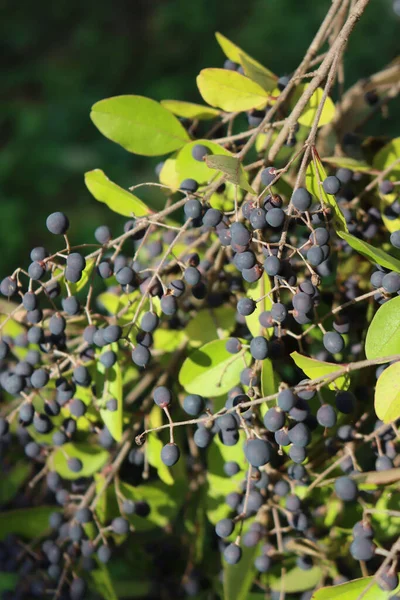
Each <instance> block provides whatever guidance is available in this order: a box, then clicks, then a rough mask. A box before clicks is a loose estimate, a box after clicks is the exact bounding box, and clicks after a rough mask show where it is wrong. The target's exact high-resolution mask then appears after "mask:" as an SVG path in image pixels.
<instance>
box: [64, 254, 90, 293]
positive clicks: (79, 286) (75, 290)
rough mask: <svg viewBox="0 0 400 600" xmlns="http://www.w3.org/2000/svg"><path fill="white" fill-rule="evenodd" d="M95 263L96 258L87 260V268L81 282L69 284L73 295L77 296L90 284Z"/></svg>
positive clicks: (83, 272)
mask: <svg viewBox="0 0 400 600" xmlns="http://www.w3.org/2000/svg"><path fill="white" fill-rule="evenodd" d="M95 262H96V260H95V259H94V258H90V259H89V260H87V261H86V267H85V268H84V270H83V271H82V277H81V278H80V280H79V281H78V282H77V283H68V286H69V289H70V291H71V294H72V295H74V296H75V295H76V294H78V293H79V292H80V291H81V290H83V288H84V287H85V285H87V284H88V283H89V279H90V276H91V274H92V271H93V267H94V264H95Z"/></svg>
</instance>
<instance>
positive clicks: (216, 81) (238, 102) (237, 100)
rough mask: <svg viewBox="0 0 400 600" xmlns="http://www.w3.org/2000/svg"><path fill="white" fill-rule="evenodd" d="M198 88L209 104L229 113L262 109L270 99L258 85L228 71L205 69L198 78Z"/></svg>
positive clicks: (235, 72)
mask: <svg viewBox="0 0 400 600" xmlns="http://www.w3.org/2000/svg"><path fill="white" fill-rule="evenodd" d="M197 86H198V88H199V91H200V94H201V95H202V97H203V98H204V100H205V101H206V102H207V103H208V104H210V105H211V106H218V107H219V108H222V110H225V111H227V112H241V111H244V110H250V109H251V108H262V107H264V106H265V105H266V102H267V99H268V94H267V92H266V91H265V90H264V89H263V88H262V87H261V86H260V85H258V83H256V82H255V81H252V80H251V79H249V78H248V77H245V76H244V75H241V73H238V72H237V71H228V70H227V69H203V70H202V71H200V74H199V75H198V76H197Z"/></svg>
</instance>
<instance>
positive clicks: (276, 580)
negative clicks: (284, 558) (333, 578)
mask: <svg viewBox="0 0 400 600" xmlns="http://www.w3.org/2000/svg"><path fill="white" fill-rule="evenodd" d="M321 577H322V569H321V568H320V567H316V566H315V567H312V568H311V569H309V570H308V571H303V569H300V567H294V568H293V569H291V570H290V571H288V572H287V573H286V574H285V577H284V583H283V589H284V590H285V592H286V593H287V594H293V593H295V592H304V591H305V590H311V589H312V588H314V587H315V586H316V585H318V583H319V582H320V581H321ZM281 581H282V579H281V575H280V573H279V575H276V576H274V575H272V576H271V577H270V578H269V584H270V586H271V588H272V589H273V590H274V591H279V590H280V589H281Z"/></svg>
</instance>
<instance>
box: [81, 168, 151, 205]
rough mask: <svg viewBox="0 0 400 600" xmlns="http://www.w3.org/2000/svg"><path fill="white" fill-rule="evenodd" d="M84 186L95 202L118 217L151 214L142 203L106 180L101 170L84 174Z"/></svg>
mask: <svg viewBox="0 0 400 600" xmlns="http://www.w3.org/2000/svg"><path fill="white" fill-rule="evenodd" d="M85 184H86V187H87V188H88V190H89V192H90V193H91V194H92V196H94V198H96V200H98V201H99V202H104V204H107V206H108V207H109V208H111V210H112V211H113V212H115V213H118V214H119V215H123V216H124V217H132V216H136V217H142V216H143V215H148V214H149V213H150V212H151V211H150V209H149V208H148V207H147V206H146V205H145V203H144V202H142V201H141V200H139V198H137V197H136V196H134V195H133V194H131V193H130V192H128V191H127V190H124V189H123V188H122V187H120V186H119V185H117V184H116V183H114V182H113V181H111V179H108V177H107V175H106V174H105V173H104V172H103V171H102V170H101V169H94V170H93V171H88V172H87V173H85Z"/></svg>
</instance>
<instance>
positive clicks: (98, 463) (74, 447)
mask: <svg viewBox="0 0 400 600" xmlns="http://www.w3.org/2000/svg"><path fill="white" fill-rule="evenodd" d="M72 457H76V458H79V460H81V461H82V464H83V467H82V470H81V471H79V473H75V472H73V471H71V470H70V469H69V468H68V464H67V461H68V458H72ZM108 457H109V453H108V451H107V450H105V449H104V448H102V447H101V446H96V445H95V444H93V443H89V442H76V443H75V442H74V443H73V442H69V443H68V444H64V445H63V446H62V447H60V448H57V449H56V450H55V451H54V452H52V453H51V454H50V455H49V457H48V459H47V464H48V466H49V469H51V470H52V471H57V473H58V474H59V475H61V477H62V478H63V479H79V478H80V477H90V476H91V475H94V474H95V473H97V472H98V471H100V469H102V468H103V467H104V465H105V464H106V462H107V460H108Z"/></svg>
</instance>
